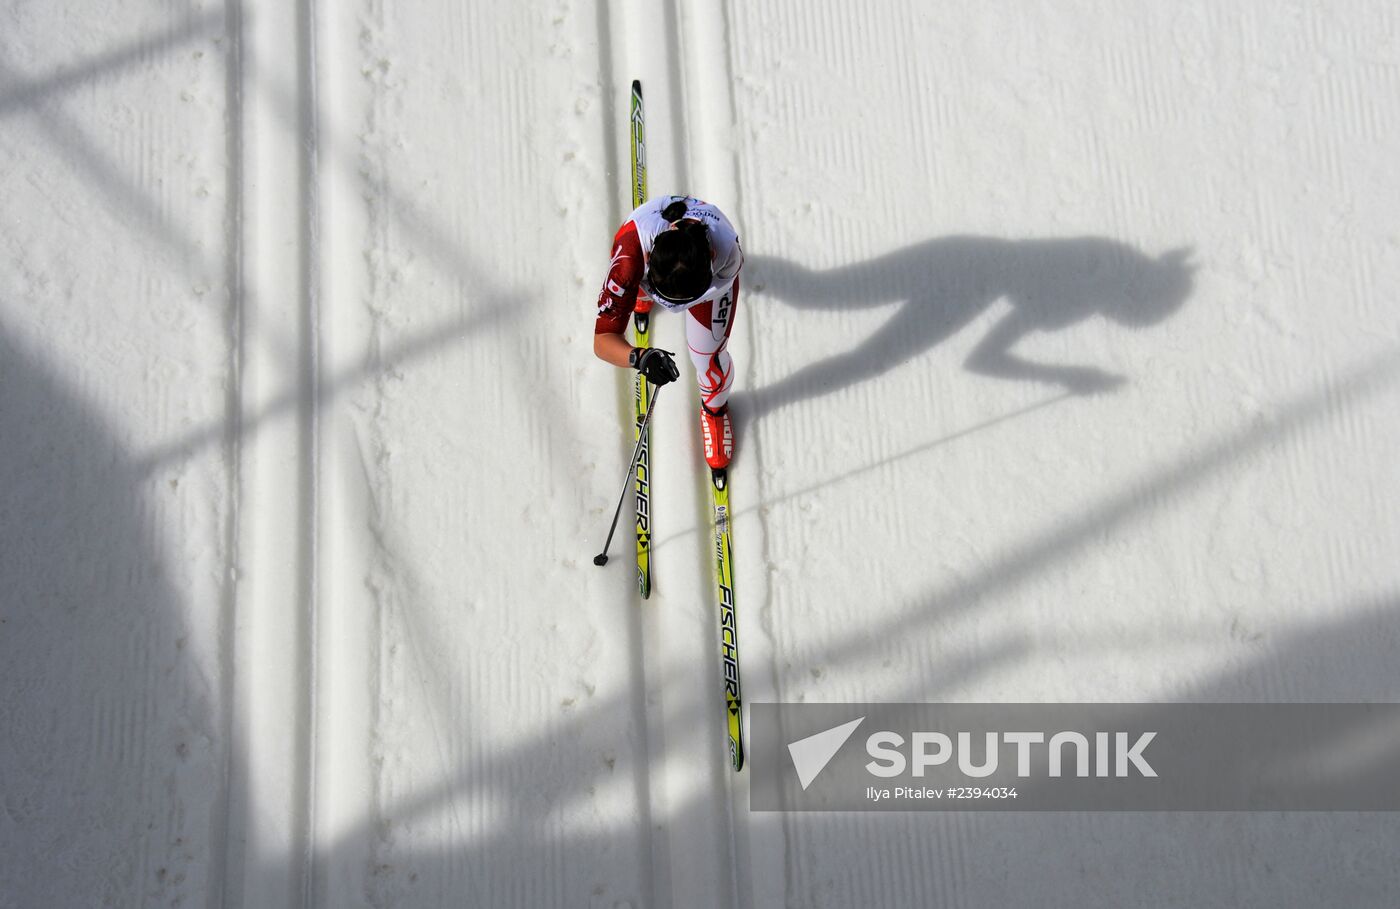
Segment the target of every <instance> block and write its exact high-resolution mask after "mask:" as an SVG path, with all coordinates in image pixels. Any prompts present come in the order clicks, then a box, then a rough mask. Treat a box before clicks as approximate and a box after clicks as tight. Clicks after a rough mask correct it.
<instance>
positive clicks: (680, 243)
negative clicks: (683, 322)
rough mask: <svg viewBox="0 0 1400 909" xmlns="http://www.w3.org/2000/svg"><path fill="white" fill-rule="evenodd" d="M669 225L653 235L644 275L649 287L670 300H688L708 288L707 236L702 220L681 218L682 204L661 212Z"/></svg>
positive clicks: (671, 205) (674, 203) (672, 205)
mask: <svg viewBox="0 0 1400 909" xmlns="http://www.w3.org/2000/svg"><path fill="white" fill-rule="evenodd" d="M661 216H662V217H663V218H665V219H666V220H667V221H670V222H671V226H670V227H668V228H667V229H666V230H663V231H662V232H661V233H659V234H657V235H656V241H655V242H654V243H653V244H652V247H651V259H650V260H649V261H648V263H647V274H648V277H649V279H650V281H651V286H652V287H653V288H654V289H655V290H656V292H657V293H659V294H660V295H661V296H663V297H665V298H666V299H667V300H670V301H671V302H673V303H689V302H690V301H691V300H694V299H697V298H698V297H699V296H700V295H701V294H703V293H704V292H705V291H707V290H709V288H710V278H711V275H710V237H709V230H708V229H707V228H706V227H705V224H704V222H703V221H694V220H690V219H688V218H686V217H685V203H684V202H672V203H671V204H670V205H668V206H667V207H666V209H665V210H664V211H663V212H662V213H661Z"/></svg>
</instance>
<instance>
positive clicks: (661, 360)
mask: <svg viewBox="0 0 1400 909" xmlns="http://www.w3.org/2000/svg"><path fill="white" fill-rule="evenodd" d="M627 362H628V363H629V364H631V366H632V368H633V369H635V370H636V371H637V372H639V373H641V374H642V375H644V376H646V377H647V381H648V382H650V383H651V384H653V385H665V384H666V383H667V382H674V381H676V380H677V379H679V378H680V375H681V373H680V370H678V369H676V361H675V360H673V359H671V354H670V352H668V351H665V350H662V349H661V348H659V347H634V348H632V353H631V354H630V355H629V356H628V358H627Z"/></svg>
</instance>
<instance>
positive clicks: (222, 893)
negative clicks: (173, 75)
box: [207, 0, 246, 909]
mask: <svg viewBox="0 0 1400 909" xmlns="http://www.w3.org/2000/svg"><path fill="white" fill-rule="evenodd" d="M224 33H225V40H226V41H227V42H228V50H227V52H226V57H225V65H224V104H225V106H226V108H227V116H228V134H227V137H226V143H225V155H226V157H227V161H228V173H227V176H226V178H225V184H224V192H225V195H226V198H227V203H226V212H225V216H224V290H225V293H226V294H227V295H228V304H227V306H228V316H227V326H226V331H227V338H228V361H227V366H226V369H227V374H228V380H227V386H228V387H227V391H226V392H225V397H224V414H225V416H224V438H223V458H224V482H225V484H226V490H227V492H226V495H227V504H226V508H227V512H226V513H225V515H224V526H223V529H222V534H223V549H224V566H223V569H224V576H223V582H222V583H223V589H222V591H221V594H220V602H219V631H218V641H219V651H218V659H219V663H218V666H219V711H220V717H219V729H220V734H221V736H222V738H223V741H224V752H223V755H222V759H221V760H222V766H220V768H219V792H218V795H217V796H216V798H215V801H214V816H215V817H216V818H217V819H218V820H217V821H216V822H215V824H214V827H213V830H212V832H211V835H210V868H209V888H208V895H207V899H208V901H209V905H210V906H211V907H215V909H220V907H223V906H224V905H226V903H227V900H228V896H229V893H228V885H229V881H228V873H229V867H230V864H231V862H230V856H229V843H230V840H231V837H230V835H229V834H230V832H231V827H232V825H233V820H232V817H231V813H232V810H233V801H232V798H231V796H232V785H233V777H232V775H233V762H234V745H235V743H236V742H237V741H238V739H237V738H236V735H235V732H236V724H235V722H234V697H235V688H234V665H235V664H234V653H233V646H234V629H235V626H236V622H237V619H238V562H239V545H238V543H239V535H240V514H241V513H240V509H239V504H240V501H241V499H242V496H243V476H242V474H243V460H242V458H243V419H242V401H243V395H244V388H243V338H244V321H245V319H246V313H245V310H244V292H245V280H244V263H243V212H244V199H243V195H244V193H245V192H246V184H245V180H244V172H243V155H244V138H243V78H244V73H243V4H242V0H227V2H226V4H225V7H224Z"/></svg>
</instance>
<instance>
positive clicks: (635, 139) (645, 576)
mask: <svg viewBox="0 0 1400 909" xmlns="http://www.w3.org/2000/svg"><path fill="white" fill-rule="evenodd" d="M628 119H629V121H630V122H631V124H632V207H633V208H638V207H639V206H641V204H642V203H643V202H645V201H646V198H647V142H646V119H645V118H644V117H643V115H642V83H641V82H640V81H636V80H634V81H633V82H632V107H631V115H630V117H629V118H628ZM632 322H633V324H632V329H633V332H634V336H635V337H634V340H633V346H635V347H650V346H651V315H650V314H649V313H640V312H639V313H636V314H635V315H634V316H633V320H632ZM650 399H651V388H650V386H648V385H647V380H646V377H645V376H643V375H642V374H641V373H640V372H639V373H637V385H636V394H635V396H634V400H635V410H634V411H633V422H632V427H633V436H632V441H633V442H634V443H635V442H637V441H639V440H640V441H641V446H642V447H641V449H640V451H639V453H638V455H637V470H636V474H635V475H634V477H633V489H634V491H635V492H636V500H637V593H639V594H641V597H642V599H644V600H645V599H646V598H647V597H649V596H651V440H650V438H649V437H650V435H651V429H650V427H647V428H643V423H644V422H645V419H646V413H647V405H649V404H650V403H651V400H650Z"/></svg>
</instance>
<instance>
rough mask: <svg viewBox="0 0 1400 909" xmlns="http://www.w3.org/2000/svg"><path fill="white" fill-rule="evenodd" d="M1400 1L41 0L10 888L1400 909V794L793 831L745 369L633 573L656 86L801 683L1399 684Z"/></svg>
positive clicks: (12, 255) (4, 537)
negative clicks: (723, 628) (637, 144)
mask: <svg viewBox="0 0 1400 909" xmlns="http://www.w3.org/2000/svg"><path fill="white" fill-rule="evenodd" d="M1397 19H1400V13H1397V7H1396V6H1395V4H1394V3H1391V2H1359V0H1358V2H1346V3H1327V4H1324V3H1300V2H1280V0H1237V2H1232V3H1216V2H1209V0H1194V2H1177V3H1148V2H1139V3H1108V2H1104V0H1062V2H1057V3H1053V4H1051V3H1044V2H1032V0H1015V2H1012V0H980V2H971V0H960V2H945V3H924V2H919V0H880V2H870V3H843V2H837V0H806V2H800V0H755V2H732V3H712V2H699V0H694V2H679V0H671V2H665V3H649V2H645V0H550V2H539V3H509V2H484V0H469V2H461V0H419V2H415V3H406V2H395V0H343V2H338V3H330V2H326V0H296V2H272V0H227V2H225V3H223V4H219V3H212V2H196V3H190V2H179V0H162V2H157V0H67V2H64V3H52V2H43V0H0V223H3V230H0V730H3V732H0V791H2V792H3V798H2V800H0V907H6V909H8V907H39V906H42V907H68V906H74V907H76V906H96V905H111V906H157V905H169V906H175V905H185V906H191V905H209V906H228V907H241V906H246V907H266V909H276V907H289V906H298V907H313V906H314V907H349V906H445V905H461V906H521V907H541V906H571V907H572V906H593V907H652V906H677V907H690V906H753V907H767V906H803V907H818V906H823V907H847V906H935V905H936V906H948V907H983V906H1031V905H1034V906H1105V907H1107V906H1114V907H1117V906H1138V907H1155V906H1192V907H1202V906H1271V907H1275V906H1307V907H1317V906H1348V907H1370V906H1394V905H1396V904H1397V901H1400V898H1397V894H1400V865H1398V864H1397V863H1396V861H1395V853H1396V846H1397V843H1398V842H1400V821H1397V820H1396V818H1395V816H1394V815H1384V814H1278V813H1271V814H1126V815H1115V814H1014V815H996V814H951V815H939V814H927V813H911V814H899V815H887V814H831V815H778V814H753V813H750V812H749V811H748V809H747V786H748V775H747V774H746V773H745V774H737V775H736V774H733V773H731V772H729V771H728V770H727V769H726V767H725V763H724V762H725V755H724V752H723V745H722V727H721V712H720V700H719V691H720V687H719V675H718V673H719V667H718V659H717V654H716V645H715V636H716V619H715V614H714V603H713V601H712V598H711V596H710V595H709V589H710V588H709V585H710V580H709V575H708V561H707V555H706V540H707V517H706V514H705V511H704V507H705V498H704V494H703V487H702V485H701V483H702V478H701V476H700V472H699V470H698V464H699V453H698V446H699V439H698V427H697V426H696V420H695V405H694V402H693V401H692V400H686V398H688V396H689V394H690V393H689V392H688V391H687V392H686V393H685V394H681V393H678V392H675V391H669V392H668V393H667V394H666V395H665V396H663V399H662V402H661V405H660V407H659V408H658V412H657V417H656V423H657V426H656V436H655V440H656V441H655V454H654V466H653V482H654V489H655V498H654V502H655V510H656V518H655V520H656V523H657V527H658V538H657V548H656V553H655V565H656V587H657V592H656V594H655V596H654V597H653V598H652V599H651V600H650V601H648V602H646V603H640V602H639V601H638V600H637V598H636V595H635V593H634V590H633V580H632V577H631V571H630V568H629V565H628V563H629V561H630V560H629V559H628V558H627V557H626V556H625V553H626V547H627V545H628V544H627V542H626V538H627V534H626V530H625V527H624V532H623V537H622V539H623V543H622V547H621V548H619V546H618V544H616V543H615V544H614V553H615V554H617V553H623V557H622V558H614V560H613V562H612V564H611V565H610V566H608V568H607V569H606V570H601V571H600V570H598V569H596V568H594V567H593V566H592V565H591V563H590V557H591V556H592V555H593V553H594V552H596V547H597V546H598V545H600V543H601V537H602V535H603V534H604V532H605V530H606V522H607V520H608V518H609V517H610V515H611V511H612V507H613V503H614V501H615V497H616V495H617V491H618V487H619V482H620V480H621V474H622V471H623V470H624V469H625V462H626V458H627V456H628V454H629V453H630V451H629V445H628V443H627V440H626V437H625V434H624V433H623V431H622V429H621V427H622V425H623V423H624V421H625V420H626V419H627V414H628V412H629V410H628V407H629V404H628V398H627V394H628V391H627V389H628V387H629V385H628V383H629V379H628V378H627V377H626V376H625V375H623V374H621V373H620V372H618V371H614V370H610V369H608V368H606V367H604V366H603V365H602V364H600V363H598V362H597V361H596V360H594V359H593V357H592V355H591V331H592V316H593V312H592V306H593V300H594V297H595V295H596V292H597V286H598V284H599V282H600V280H601V278H602V274H603V271H604V270H605V268H606V262H607V255H606V254H607V246H608V241H609V239H610V237H611V234H612V231H613V229H614V228H615V227H616V226H617V224H618V222H619V221H620V219H621V217H622V216H623V214H624V211H625V208H626V205H625V202H626V199H627V185H626V166H625V158H626V152H627V145H626V126H625V116H626V101H625V97H626V88H627V85H628V84H629V83H630V81H631V79H633V78H641V79H642V80H643V81H644V84H645V86H646V93H647V117H648V124H649V128H650V176H651V186H652V189H653V190H654V191H658V192H659V191H665V190H668V189H674V190H677V191H687V192H691V193H694V194H697V195H700V196H702V197H704V198H707V199H709V200H711V201H714V202H716V203H717V204H719V205H720V206H721V207H722V208H724V209H725V210H726V211H727V212H729V213H730V214H731V216H732V217H733V219H734V220H735V222H736V224H737V225H738V227H739V229H740V232H741V235H742V237H743V239H744V244H745V249H746V251H747V253H748V255H749V264H748V267H747V269H746V272H745V279H744V280H745V290H744V294H743V297H742V300H741V303H740V307H741V308H740V316H739V318H740V323H739V327H738V329H737V332H736V336H735V338H734V341H733V348H732V349H733V351H734V354H735V359H736V363H737V364H738V369H739V376H740V381H739V386H740V392H739V396H738V397H737V398H736V402H735V412H736V415H737V419H738V421H739V426H738V431H739V452H740V454H739V460H738V461H737V464H736V466H735V468H734V485H733V490H734V491H733V495H734V500H735V507H736V509H737V519H736V524H735V541H736V547H737V548H736V554H735V558H736V567H737V573H738V574H737V583H738V586H737V590H738V601H739V624H740V632H741V640H742V642H743V654H742V661H743V672H744V683H745V692H746V695H747V698H748V700H749V701H769V700H789V701H801V700H807V701H839V700H860V701H873V700H957V701H977V700H988V701H1025V700H1032V701H1038V700H1046V701H1053V700H1104V701H1159V700H1165V701H1177V700H1205V701H1210V700H1271V701H1272V700H1278V701H1314V700H1317V701H1327V700H1392V701H1393V700H1397V699H1400V673H1397V671H1396V657H1395V654H1396V651H1397V645H1398V644H1400V614H1397V613H1398V611H1400V560H1397V559H1396V553H1397V552H1400V515H1397V510H1396V509H1395V507H1394V503H1395V501H1396V500H1397V498H1400V474H1397V470H1396V452H1397V451H1400V421H1397V419H1396V413H1397V405H1400V322H1398V321H1397V317H1396V307H1395V296H1394V295H1395V290H1394V289H1395V288H1396V287H1397V286H1398V285H1400V228H1397V220H1396V215H1395V213H1396V210H1397V207H1400V168H1396V166H1395V162H1396V161H1397V160H1400V23H1398V22H1397ZM1387 301H1388V302H1387ZM657 334H658V335H659V336H660V338H661V339H662V341H663V342H665V341H668V340H669V342H670V343H673V344H674V343H679V339H680V337H681V333H680V325H679V322H678V320H677V319H676V318H674V317H665V316H663V317H661V318H660V319H659V321H658V326H657ZM680 387H685V386H684V385H681V386H678V388H680ZM624 524H625V522H624Z"/></svg>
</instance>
